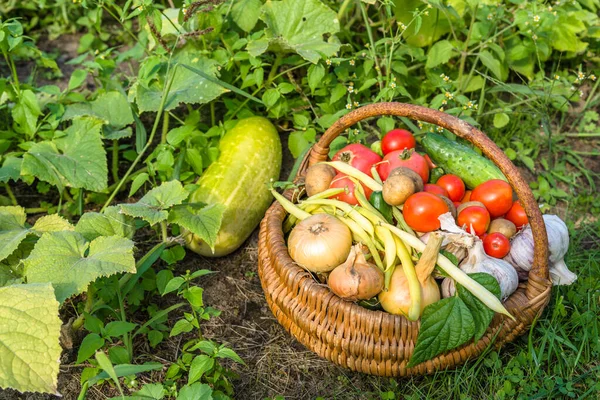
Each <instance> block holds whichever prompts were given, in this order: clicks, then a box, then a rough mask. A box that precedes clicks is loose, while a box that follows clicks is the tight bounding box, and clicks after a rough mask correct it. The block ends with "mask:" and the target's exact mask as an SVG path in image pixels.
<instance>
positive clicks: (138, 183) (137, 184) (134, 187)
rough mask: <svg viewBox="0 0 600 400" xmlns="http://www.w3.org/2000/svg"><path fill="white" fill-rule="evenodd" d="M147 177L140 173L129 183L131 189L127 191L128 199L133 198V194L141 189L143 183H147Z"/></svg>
mask: <svg viewBox="0 0 600 400" xmlns="http://www.w3.org/2000/svg"><path fill="white" fill-rule="evenodd" d="M148 178H149V175H148V174H147V173H146V172H142V173H141V174H139V175H138V176H136V177H135V178H134V179H133V181H132V182H131V188H130V189H129V197H133V195H134V194H136V192H137V191H138V190H139V189H140V188H141V187H142V185H143V184H144V183H146V182H147V181H148Z"/></svg>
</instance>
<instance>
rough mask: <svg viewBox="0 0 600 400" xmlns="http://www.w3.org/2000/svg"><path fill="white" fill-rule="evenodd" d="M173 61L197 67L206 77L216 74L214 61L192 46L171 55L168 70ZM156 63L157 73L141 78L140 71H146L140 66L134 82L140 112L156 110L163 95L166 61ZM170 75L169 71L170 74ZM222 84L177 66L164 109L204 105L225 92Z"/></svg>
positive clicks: (141, 72) (226, 90)
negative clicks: (182, 105)
mask: <svg viewBox="0 0 600 400" xmlns="http://www.w3.org/2000/svg"><path fill="white" fill-rule="evenodd" d="M152 58H153V57H149V58H148V59H147V60H146V61H145V63H146V62H149V60H150V61H153V62H156V61H158V57H154V58H156V59H157V60H151V59H152ZM176 64H183V65H187V66H190V67H193V68H195V69H198V70H200V71H202V72H204V73H205V74H207V75H208V76H211V77H213V78H214V77H216V76H217V62H216V61H215V60H211V59H209V58H206V57H205V56H204V55H203V54H202V53H201V52H200V51H199V50H196V49H195V48H194V47H192V46H187V47H184V48H183V49H181V50H179V51H178V53H177V54H176V55H175V56H174V57H173V64H172V68H171V71H172V70H173V68H175V67H174V66H175V65H176ZM157 65H159V71H158V73H156V74H154V75H153V76H149V77H148V78H146V77H144V76H143V75H142V74H143V72H148V71H146V70H142V68H140V75H142V76H138V82H137V84H136V90H135V99H136V103H137V104H138V108H139V110H140V113H142V112H145V111H158V108H159V106H160V100H161V98H162V92H163V87H164V84H165V74H166V72H167V65H166V64H157ZM170 75H171V73H170ZM228 91H229V90H228V89H225V88H224V87H223V86H221V85H219V84H217V83H215V82H212V81H210V80H208V79H205V78H203V77H201V76H199V75H198V74H196V73H194V72H192V71H190V70H188V69H186V68H182V67H178V68H177V71H176V72H175V76H174V78H173V84H172V85H171V90H170V91H169V94H168V96H167V101H166V103H165V110H172V109H174V108H175V107H177V106H178V105H179V104H181V103H185V104H205V103H208V102H210V101H212V100H214V99H216V98H217V97H219V96H220V95H222V94H223V93H226V92H228Z"/></svg>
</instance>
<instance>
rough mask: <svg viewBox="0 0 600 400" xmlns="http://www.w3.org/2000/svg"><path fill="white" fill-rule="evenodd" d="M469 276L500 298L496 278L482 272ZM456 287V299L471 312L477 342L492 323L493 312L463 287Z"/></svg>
mask: <svg viewBox="0 0 600 400" xmlns="http://www.w3.org/2000/svg"><path fill="white" fill-rule="evenodd" d="M469 276H470V277H471V278H472V279H473V280H475V281H477V282H478V283H480V284H481V285H482V286H483V287H485V288H486V289H487V290H488V291H490V292H491V293H493V294H494V296H496V297H497V298H500V285H499V284H498V281H497V280H496V278H494V277H493V276H492V275H490V274H486V273H484V272H476V273H473V274H469ZM456 287H457V293H458V297H459V298H461V299H462V301H463V302H464V303H465V304H466V306H467V308H468V309H469V311H471V315H472V316H473V321H474V322H475V341H478V340H479V339H481V337H482V336H483V334H484V333H485V331H486V329H487V328H488V326H489V325H490V322H492V318H493V317H494V311H492V310H490V309H489V308H488V307H486V305H485V304H483V303H482V302H481V301H480V300H479V299H478V298H477V297H475V296H473V294H472V293H471V292H469V291H468V290H467V289H465V288H464V287H463V286H461V285H459V284H457V285H456Z"/></svg>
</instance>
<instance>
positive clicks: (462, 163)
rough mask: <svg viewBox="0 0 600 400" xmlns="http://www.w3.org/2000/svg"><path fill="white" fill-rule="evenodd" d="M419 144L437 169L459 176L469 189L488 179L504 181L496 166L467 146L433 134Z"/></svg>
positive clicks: (426, 136) (504, 178)
mask: <svg viewBox="0 0 600 400" xmlns="http://www.w3.org/2000/svg"><path fill="white" fill-rule="evenodd" d="M421 144H422V145H423V147H424V148H425V152H427V154H429V157H431V160H432V161H433V162H434V163H435V164H437V166H438V167H441V168H442V169H443V170H444V172H446V173H447V174H454V175H457V176H459V177H460V178H461V179H462V180H463V181H464V182H465V185H467V187H469V188H471V189H472V188H474V187H476V186H478V185H480V184H482V183H483V182H486V181H489V180H490V179H502V180H504V181H506V177H505V176H504V174H503V173H502V172H501V171H500V169H499V168H498V167H497V166H496V164H494V163H493V162H492V161H490V160H489V159H487V158H485V157H483V156H482V155H479V154H478V153H477V152H476V151H475V150H473V149H472V148H470V147H468V146H465V145H463V144H460V143H457V142H454V141H452V140H449V139H446V138H445V137H443V136H441V135H437V134H435V133H428V134H427V135H425V137H424V138H423V140H422V141H421Z"/></svg>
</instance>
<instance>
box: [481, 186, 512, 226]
mask: <svg viewBox="0 0 600 400" xmlns="http://www.w3.org/2000/svg"><path fill="white" fill-rule="evenodd" d="M471 201H480V202H482V203H483V204H484V205H485V208H487V209H488V211H489V212H490V215H491V216H492V218H496V217H499V216H501V215H504V214H506V212H507V211H508V210H510V208H511V207H512V205H513V190H512V188H511V187H510V185H509V184H508V182H504V181H503V180H501V179H491V180H489V181H487V182H484V183H482V184H481V185H479V186H477V187H476V188H475V189H473V193H471Z"/></svg>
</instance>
